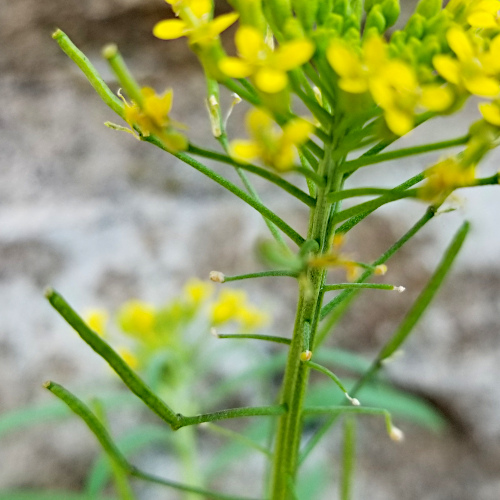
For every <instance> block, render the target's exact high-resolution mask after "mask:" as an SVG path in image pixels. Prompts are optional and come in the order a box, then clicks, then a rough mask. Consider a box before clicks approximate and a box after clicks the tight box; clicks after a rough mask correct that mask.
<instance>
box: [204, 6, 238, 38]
mask: <svg viewBox="0 0 500 500" xmlns="http://www.w3.org/2000/svg"><path fill="white" fill-rule="evenodd" d="M238 17H239V14H238V13H237V12H230V13H229V14H223V15H222V16H218V17H216V18H215V19H214V20H213V21H210V23H209V25H210V33H211V34H212V35H213V36H214V37H215V36H217V35H220V34H221V33H222V32H223V31H224V30H225V29H227V28H229V26H231V24H234V23H235V22H236V20H237V19H238Z"/></svg>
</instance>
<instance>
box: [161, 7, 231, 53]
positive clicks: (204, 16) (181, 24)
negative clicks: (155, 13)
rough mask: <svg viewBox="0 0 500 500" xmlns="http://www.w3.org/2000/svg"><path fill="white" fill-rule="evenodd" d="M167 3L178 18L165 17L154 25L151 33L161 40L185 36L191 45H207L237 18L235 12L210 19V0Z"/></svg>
mask: <svg viewBox="0 0 500 500" xmlns="http://www.w3.org/2000/svg"><path fill="white" fill-rule="evenodd" d="M167 3H169V4H170V5H172V9H173V10H174V12H175V14H176V15H177V16H179V17H180V19H166V20H164V21H160V22H159V23H157V24H156V25H155V27H154V28H153V34H154V35H155V36H156V37H157V38H160V39H162V40H173V39H175V38H180V37H183V36H185V37H187V38H188V39H189V43H190V44H192V45H193V44H198V45H209V44H210V43H212V42H213V41H214V40H216V39H217V38H218V36H219V35H220V34H221V33H222V32H223V31H224V30H225V29H227V28H229V26H231V25H232V24H233V23H234V22H235V21H236V20H237V19H238V14H237V13H236V12H231V13H229V14H223V15H222V16H219V17H216V18H215V19H212V7H213V6H212V2H211V1H210V0H180V1H170V0H168V1H167Z"/></svg>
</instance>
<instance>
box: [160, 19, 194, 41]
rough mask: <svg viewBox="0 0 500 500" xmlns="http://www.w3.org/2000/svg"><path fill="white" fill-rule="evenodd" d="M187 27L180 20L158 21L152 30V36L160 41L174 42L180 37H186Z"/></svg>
mask: <svg viewBox="0 0 500 500" xmlns="http://www.w3.org/2000/svg"><path fill="white" fill-rule="evenodd" d="M187 31H189V30H188V27H187V24H186V23H185V22H184V21H181V20H180V19H167V20H165V21H160V22H159V23H157V24H156V25H155V27H154V28H153V35H154V36H155V37H156V38H160V39H161V40H174V39H175V38H180V37H181V36H186V33H187Z"/></svg>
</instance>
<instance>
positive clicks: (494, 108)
mask: <svg viewBox="0 0 500 500" xmlns="http://www.w3.org/2000/svg"><path fill="white" fill-rule="evenodd" d="M479 111H480V112H481V114H482V115H483V118H484V119H485V120H486V121H487V122H488V123H491V125H495V126H496V127H500V101H493V102H483V103H481V104H479Z"/></svg>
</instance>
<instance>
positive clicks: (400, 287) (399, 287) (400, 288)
mask: <svg viewBox="0 0 500 500" xmlns="http://www.w3.org/2000/svg"><path fill="white" fill-rule="evenodd" d="M393 290H394V291H395V292H399V293H403V292H404V291H405V290H406V288H405V287H404V286H395V287H394V288H393Z"/></svg>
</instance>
